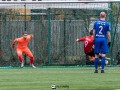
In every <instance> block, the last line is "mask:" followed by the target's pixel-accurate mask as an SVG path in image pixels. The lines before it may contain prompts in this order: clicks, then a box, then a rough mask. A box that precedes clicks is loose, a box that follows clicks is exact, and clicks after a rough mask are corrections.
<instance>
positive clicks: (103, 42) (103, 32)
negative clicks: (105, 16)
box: [93, 20, 110, 54]
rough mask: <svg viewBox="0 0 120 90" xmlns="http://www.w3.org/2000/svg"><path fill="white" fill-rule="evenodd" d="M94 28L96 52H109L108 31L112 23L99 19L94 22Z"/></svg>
mask: <svg viewBox="0 0 120 90" xmlns="http://www.w3.org/2000/svg"><path fill="white" fill-rule="evenodd" d="M93 29H94V30H95V37H94V44H95V47H94V53H95V54H99V53H103V54H105V53H107V52H108V44H107V38H106V37H107V32H108V31H110V25H109V23H108V22H107V21H105V20H98V21H96V22H95V23H94V27H93Z"/></svg>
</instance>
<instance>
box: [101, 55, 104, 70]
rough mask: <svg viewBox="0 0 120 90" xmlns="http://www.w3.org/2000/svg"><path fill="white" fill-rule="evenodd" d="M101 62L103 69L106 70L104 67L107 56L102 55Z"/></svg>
mask: <svg viewBox="0 0 120 90" xmlns="http://www.w3.org/2000/svg"><path fill="white" fill-rule="evenodd" d="M101 64H102V70H104V67H105V57H102V61H101Z"/></svg>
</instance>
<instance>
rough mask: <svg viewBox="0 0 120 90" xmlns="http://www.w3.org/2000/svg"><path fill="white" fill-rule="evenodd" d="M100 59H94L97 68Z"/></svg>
mask: <svg viewBox="0 0 120 90" xmlns="http://www.w3.org/2000/svg"><path fill="white" fill-rule="evenodd" d="M98 61H99V59H98V58H95V60H94V66H95V69H96V70H97V69H98Z"/></svg>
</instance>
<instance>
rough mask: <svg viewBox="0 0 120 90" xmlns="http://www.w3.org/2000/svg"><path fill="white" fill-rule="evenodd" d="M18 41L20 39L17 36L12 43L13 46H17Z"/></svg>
mask: <svg viewBox="0 0 120 90" xmlns="http://www.w3.org/2000/svg"><path fill="white" fill-rule="evenodd" d="M17 41H18V39H17V38H16V39H15V40H14V41H13V43H12V45H11V48H14V46H15V44H16V42H17Z"/></svg>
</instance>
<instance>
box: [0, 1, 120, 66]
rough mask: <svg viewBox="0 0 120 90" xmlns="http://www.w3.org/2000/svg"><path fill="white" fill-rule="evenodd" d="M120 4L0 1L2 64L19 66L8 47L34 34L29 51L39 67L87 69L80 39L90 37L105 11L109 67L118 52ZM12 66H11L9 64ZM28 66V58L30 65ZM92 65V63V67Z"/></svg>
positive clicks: (119, 42) (111, 2) (117, 2)
mask: <svg viewBox="0 0 120 90" xmlns="http://www.w3.org/2000/svg"><path fill="white" fill-rule="evenodd" d="M119 3H120V1H119V0H111V1H106V0H101V1H80V0H78V1H33V2H32V1H30V2H27V1H21V2H20V1H9V2H7V1H4V2H2V1H0V52H2V53H1V54H0V58H1V60H0V62H1V63H0V64H1V65H3V66H5V65H9V64H10V65H13V66H14V65H16V63H17V62H18V60H16V61H15V60H11V58H10V57H11V56H13V55H14V57H16V59H17V55H16V54H15V53H14V54H13V55H11V54H10V50H9V46H10V45H11V42H12V40H14V39H15V38H16V37H20V36H21V35H22V32H23V31H25V30H26V31H27V32H28V33H30V34H31V33H32V34H33V35H34V38H33V40H32V41H31V42H30V44H29V47H30V49H31V51H32V52H33V54H34V56H35V63H36V64H37V65H50V64H52V65H53V64H55V65H56V64H57V65H61V64H62V65H76V64H77V65H86V63H87V62H88V61H87V60H86V56H85V54H84V52H83V44H82V43H76V42H75V40H76V39H77V38H80V37H83V36H86V35H89V31H90V30H91V29H92V28H93V23H94V21H96V20H98V19H99V13H100V12H101V11H105V12H106V14H107V21H109V22H110V24H111V36H112V37H111V41H112V42H111V43H112V46H111V47H110V52H109V53H108V54H107V57H108V58H111V60H110V62H109V64H110V65H113V64H115V61H114V60H115V58H116V54H117V52H118V50H119V45H120V38H119V33H120V31H119V25H120V18H119V7H120V4H119ZM9 62H10V63H9ZM26 63H29V58H27V62H26ZM89 64H91V63H89Z"/></svg>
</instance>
